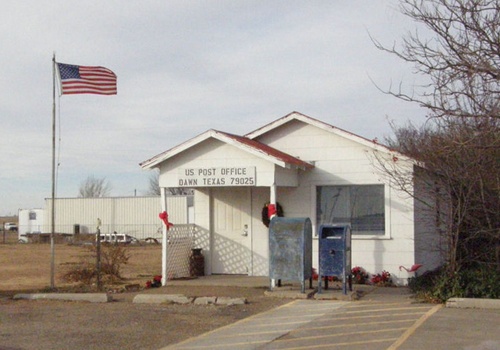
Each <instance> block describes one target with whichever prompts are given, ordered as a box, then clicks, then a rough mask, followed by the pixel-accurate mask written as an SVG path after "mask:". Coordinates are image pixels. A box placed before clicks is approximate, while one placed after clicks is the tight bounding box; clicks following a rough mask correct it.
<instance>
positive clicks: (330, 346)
mask: <svg viewBox="0 0 500 350" xmlns="http://www.w3.org/2000/svg"><path fill="white" fill-rule="evenodd" d="M396 339H397V338H385V339H373V340H364V341H352V342H345V343H336V344H323V345H307V346H299V347H293V348H283V350H307V349H333V348H336V347H339V346H353V345H363V344H373V343H386V342H391V341H394V340H396Z"/></svg>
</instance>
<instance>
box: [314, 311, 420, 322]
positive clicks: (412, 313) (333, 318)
mask: <svg viewBox="0 0 500 350" xmlns="http://www.w3.org/2000/svg"><path fill="white" fill-rule="evenodd" d="M422 314H425V312H404V313H400V314H395V315H366V316H346V317H332V318H329V319H327V320H318V321H316V323H326V322H328V323H329V322H332V321H338V320H356V319H364V318H383V317H387V316H418V315H422Z"/></svg>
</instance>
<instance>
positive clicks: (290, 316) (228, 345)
mask: <svg viewBox="0 0 500 350" xmlns="http://www.w3.org/2000/svg"><path fill="white" fill-rule="evenodd" d="M438 309H440V306H436V305H430V304H415V303H413V301H412V300H411V299H409V298H408V297H407V296H404V295H400V294H398V295H395V296H389V297H386V298H385V299H384V300H380V299H378V298H377V297H376V296H375V297H374V298H373V299H368V300H366V301H358V302H344V301H325V300H295V301H292V302H290V303H289V304H286V305H284V306H282V307H280V308H277V309H275V310H271V311H268V312H265V313H263V314H260V315H256V316H254V317H251V318H249V319H245V320H242V321H240V322H237V323H235V324H233V325H230V326H227V327H223V328H221V329H218V330H215V331H213V332H210V333H207V334H204V335H202V336H200V337H196V338H193V339H189V340H187V341H185V342H182V343H180V344H177V345H174V346H171V347H168V348H166V349H234V348H238V349H287V350H292V349H294V350H295V349H296V350H298V349H335V348H344V347H346V348H350V349H363V350H371V349H389V348H390V347H391V346H392V345H393V344H395V343H396V342H397V341H398V340H399V339H402V338H404V339H406V338H407V336H405V334H407V333H408V332H411V330H412V327H414V325H415V324H417V323H418V322H419V320H425V319H426V318H428V317H429V316H430V315H431V314H433V313H434V312H436V310H438Z"/></svg>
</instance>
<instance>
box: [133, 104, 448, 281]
mask: <svg viewBox="0 0 500 350" xmlns="http://www.w3.org/2000/svg"><path fill="white" fill-rule="evenodd" d="M381 165H382V166H385V167H397V168H399V169H400V170H401V169H402V170H404V171H406V172H407V173H409V174H413V169H414V166H415V164H414V162H413V161H412V160H411V159H408V158H406V157H404V156H403V155H401V154H396V153H394V152H392V151H391V150H390V149H388V148H387V147H385V146H383V145H380V144H378V143H377V142H376V141H371V140H367V139H365V138H362V137H360V136H357V135H354V134H352V133H350V132H347V131H345V130H341V129H339V128H336V127H334V126H332V125H329V124H326V123H324V122H322V121H319V120H316V119H313V118H310V117H308V116H305V115H303V114H300V113H297V112H293V113H291V114H288V115H286V116H284V117H282V118H280V119H278V120H275V121H274V122H272V123H270V124H267V125H265V126H263V127H261V128H259V129H257V130H255V131H253V132H251V133H249V134H247V135H245V136H237V135H232V134H228V133H225V132H221V131H216V130H208V131H206V132H205V133H203V134H201V135H198V136H196V137H194V138H192V139H190V140H188V141H186V142H184V143H182V144H180V145H178V146H176V147H174V148H172V149H170V150H167V151H165V152H163V153H161V154H158V155H157V156H155V157H153V158H151V159H149V160H146V161H144V162H143V163H141V166H142V167H143V168H146V169H149V168H159V170H160V181H159V183H160V187H161V188H162V193H166V192H165V188H168V187H189V188H194V189H195V203H194V207H195V224H196V225H197V230H198V232H199V237H198V238H197V242H198V243H197V245H198V246H199V247H200V248H203V251H204V254H205V261H206V266H205V269H206V271H205V272H206V273H207V274H248V275H252V276H267V275H268V273H269V270H268V269H269V250H268V243H269V242H268V234H269V232H268V228H267V227H266V226H265V225H264V224H263V222H262V209H263V207H264V206H265V205H266V203H269V202H270V203H276V202H278V203H279V204H280V205H281V206H282V207H283V210H284V216H285V217H309V218H310V219H311V221H312V222H313V230H314V231H316V230H317V229H318V227H319V225H321V224H324V223H339V222H342V223H344V222H348V223H350V224H351V226H352V232H353V242H352V247H353V248H352V249H353V257H352V259H353V262H352V263H353V266H361V267H363V268H365V269H366V270H367V271H368V272H369V273H372V274H374V273H380V272H381V271H382V270H386V271H389V272H390V273H391V274H392V276H393V279H394V280H395V282H397V283H404V282H405V280H406V278H407V277H408V273H407V272H406V271H404V270H403V271H401V270H400V269H399V267H400V266H401V265H402V266H412V265H413V264H423V265H424V267H423V269H432V268H434V267H437V266H438V265H439V264H441V263H442V261H441V255H440V254H439V248H440V247H439V246H440V244H441V242H440V241H439V236H438V235H436V227H434V226H433V224H432V222H433V221H432V220H429V222H430V224H429V223H428V222H427V223H426V224H425V225H424V224H423V221H421V220H419V218H422V217H424V216H426V215H428V212H427V213H426V214H424V213H423V211H421V210H420V209H419V207H418V206H417V205H416V203H415V200H414V199H413V197H411V196H409V195H408V194H406V193H403V192H401V191H400V190H398V189H397V188H395V187H393V186H391V183H390V181H389V180H388V179H386V178H385V177H384V176H383V173H382V172H381V171H380V168H381ZM410 180H412V179H410ZM415 190H417V189H415ZM418 190H419V191H424V190H425V186H421V187H420V188H419V189H418ZM163 205H164V209H166V210H170V209H169V205H168V203H164V204H163ZM316 232H317V231H316ZM317 243H318V242H317V236H316V238H313V266H317V264H318V261H317V259H318V255H317V249H318V244H317ZM423 269H422V270H423Z"/></svg>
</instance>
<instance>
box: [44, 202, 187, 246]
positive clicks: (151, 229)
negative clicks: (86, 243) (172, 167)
mask: <svg viewBox="0 0 500 350" xmlns="http://www.w3.org/2000/svg"><path fill="white" fill-rule="evenodd" d="M51 203H52V200H51V199H47V200H46V210H45V219H44V220H45V228H44V232H50V230H51V226H50V225H51V212H52V204H51ZM160 212H161V199H160V197H111V198H56V201H55V229H56V233H75V230H79V232H80V233H94V232H95V231H96V228H97V219H98V218H99V219H100V220H101V232H102V233H112V232H114V231H116V232H118V233H126V234H129V235H131V236H134V237H136V238H137V239H144V238H147V237H155V236H158V234H159V233H158V229H159V228H160V227H161V225H162V221H161V220H160V219H159V217H158V214H159V213H160ZM167 212H168V215H169V221H170V222H172V223H173V224H174V225H175V224H176V223H177V224H187V223H188V205H187V197H186V196H170V197H167ZM75 225H77V227H75ZM160 236H161V234H160Z"/></svg>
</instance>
